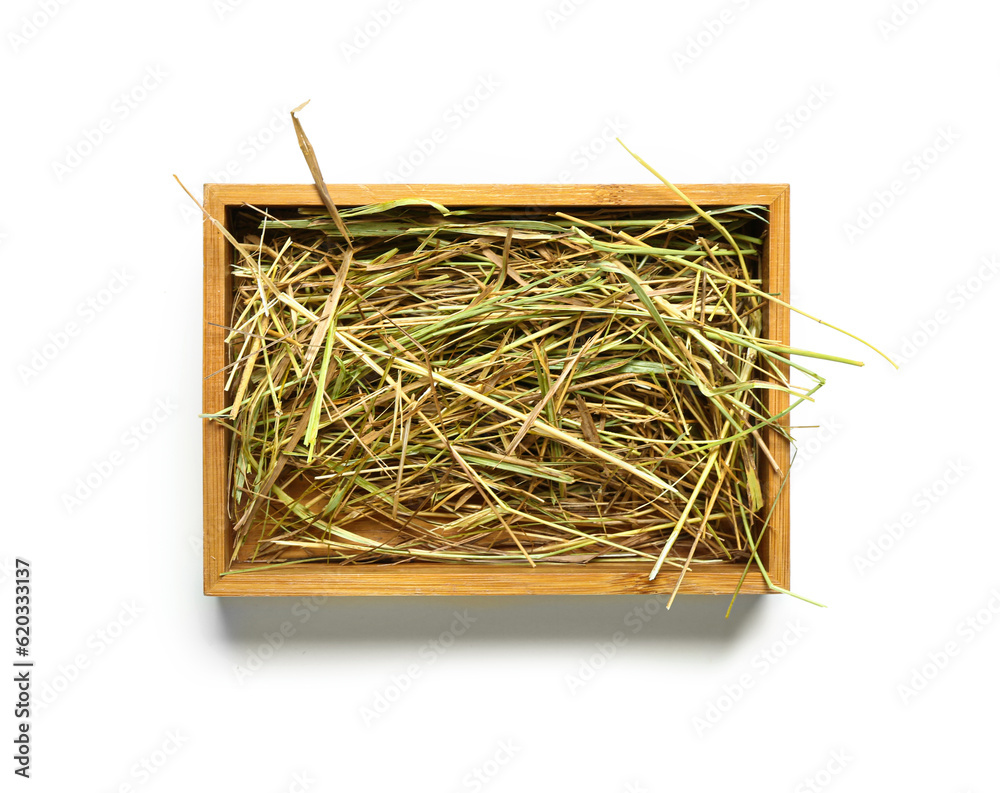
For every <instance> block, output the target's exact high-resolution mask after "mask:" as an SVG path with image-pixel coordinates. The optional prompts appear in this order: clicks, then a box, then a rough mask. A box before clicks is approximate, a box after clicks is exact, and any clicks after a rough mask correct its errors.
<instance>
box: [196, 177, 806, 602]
mask: <svg viewBox="0 0 1000 793" xmlns="http://www.w3.org/2000/svg"><path fill="white" fill-rule="evenodd" d="M678 186H679V187H680V189H681V190H682V191H684V192H685V193H686V194H687V195H688V197H689V198H691V200H692V201H694V202H695V203H697V204H699V205H702V206H725V205H733V204H761V205H763V206H766V207H767V208H768V209H769V211H770V217H771V223H770V228H769V232H768V238H767V245H766V248H765V251H764V255H763V257H762V259H763V268H762V269H763V272H762V278H763V280H764V284H763V288H764V289H765V291H769V292H775V293H780V294H781V295H782V296H786V297H787V295H788V290H789V247H788V233H789V226H788V216H789V214H788V213H789V205H788V192H789V191H788V185H782V184H777V185H775V184H744V185H732V184H722V185H711V184H697V185H678ZM327 187H328V190H329V192H330V196H331V198H332V200H333V202H334V203H335V204H336V205H337V206H338V207H350V206H357V205H361V204H369V203H377V202H382V201H392V200H395V199H398V198H411V197H420V198H426V199H430V200H433V201H436V202H438V203H441V204H444V205H445V206H477V205H478V206H514V207H544V206H558V207H585V206H647V207H656V206H663V207H677V206H683V205H684V202H683V201H682V200H681V199H679V198H678V197H677V195H676V194H675V193H673V192H672V191H671V190H670V189H669V188H668V187H666V186H664V185H659V184H640V185H635V184H631V185H627V184H606V185H563V184H558V185H547V184H479V185H451V184H431V185H362V184H354V185H337V184H331V185H327ZM244 204H251V205H253V206H256V207H259V208H262V209H263V208H276V207H295V206H309V207H320V206H322V201H321V200H320V196H319V193H318V191H317V190H316V187H315V185H287V184H277V185H276V184H209V185H205V209H206V210H207V211H208V212H209V214H211V215H212V217H214V218H216V219H217V220H220V221H222V222H224V223H225V222H227V220H228V213H229V211H230V209H232V208H234V207H238V206H241V205H244ZM204 230H205V232H204V233H205V240H204V255H205V264H204V267H205V269H204V301H205V329H204V350H203V370H204V374H205V377H206V379H205V381H204V387H203V406H204V407H203V409H204V412H205V413H215V412H217V411H219V410H221V409H222V408H223V407H225V405H226V393H225V391H224V386H225V375H224V374H221V373H220V374H216V375H214V376H211V375H213V373H214V372H216V371H217V370H219V369H221V368H222V367H223V366H225V364H226V351H225V335H226V332H225V331H224V330H223V329H222V328H218V327H214V326H213V325H210V324H209V323H215V324H216V325H226V324H228V322H229V313H230V307H231V301H232V283H231V277H230V257H231V251H230V247H229V245H228V243H227V242H226V240H225V238H224V237H223V236H222V234H221V233H220V232H219V231H218V229H216V228H215V227H214V226H213V225H212V224H211V223H209V222H207V221H206V222H205V224H204ZM764 332H765V334H766V335H767V336H768V337H769V338H772V339H775V340H777V341H779V342H780V343H782V344H786V345H787V344H790V338H789V312H788V309H785V308H783V307H780V306H777V305H775V304H773V303H768V304H767V306H766V308H765V324H764ZM765 399H766V400H767V405H768V408H769V410H771V412H772V413H773V412H778V411H781V410H784V409H786V408H787V406H788V396H787V394H783V393H780V392H777V391H773V390H768V391H766V392H765ZM782 423H783V424H784V425H785V426H787V424H788V418H787V417H785V418H784V419H782ZM203 432H204V436H203V437H204V499H205V503H204V521H205V523H204V537H205V550H204V591H205V594H206V595H225V596H261V595H267V596H281V595H286V596H288V595H293V596H303V595H310V596H322V595H532V594H549V595H568V594H581V595H582V594H630V595H643V594H646V595H655V594H669V593H670V592H671V591H672V590H673V587H674V584H675V583H676V575H677V574H676V572H675V571H674V570H672V569H670V568H664V569H663V571H662V572H661V573H660V575H659V576H658V577H657V579H656V580H655V581H649V580H648V575H649V564H648V563H647V562H644V561H637V562H609V563H596V564H594V563H591V564H590V565H579V566H572V565H564V566H556V565H541V566H539V567H536V568H529V567H522V566H514V565H509V566H499V565H497V566H486V565H476V564H436V563H426V562H424V563H409V564H405V565H395V566H385V565H381V566H377V565H366V566H357V567H348V566H342V565H332V564H331V565H324V564H322V563H308V564H300V565H288V566H285V567H277V568H271V569H267V570H264V569H260V568H255V567H254V565H252V564H247V563H236V564H230V561H229V559H230V556H231V554H232V544H231V543H232V538H231V534H230V529H231V526H230V519H229V514H228V498H229V496H228V483H227V481H226V478H227V466H228V461H227V457H228V439H227V433H226V431H225V430H224V429H223V428H222V427H220V426H218V425H216V424H213V423H212V422H210V421H208V420H207V419H206V420H204V428H203ZM764 438H765V440H766V442H767V443H768V445H769V447H770V449H771V452H772V454H773V455H774V457H775V459H776V460H777V462H778V463H779V465H780V466H781V467H782V469H783V470H787V465H788V459H789V449H788V444H787V442H785V441H784V440H783V439H782V438H781V436H780V435H779V434H778V433H777V432H776V431H774V430H771V429H768V430H767V431H766V432H765V433H764ZM768 472H769V469H766V470H765V472H764V473H763V474H762V485H763V488H764V493H765V497H766V499H767V504H771V503H773V502H774V499H775V497H776V496H777V492H778V489H779V488H780V485H781V480H780V478H779V477H777V476H775V475H773V474H771V473H768ZM790 503H791V502H790V495H789V487H788V486H786V487H785V489H784V491H783V492H782V494H781V496H780V498H779V500H778V503H777V505H776V507H775V510H774V515H773V517H772V521H771V526H770V528H769V530H768V533H767V535H765V539H764V541H763V543H762V549H761V550H762V557H763V558H764V561H765V565H766V568H767V571H768V574H769V575H770V576H771V579H772V580H773V581H774V583H776V584H778V585H779V586H784V587H787V586H788V581H789V504H790ZM742 571H743V565H726V564H712V565H705V566H699V567H695V568H693V569H691V570H690V571H688V573H687V574H686V575H685V577H684V580H683V581H682V583H681V587H680V592H681V593H685V594H720V595H728V594H731V593H732V592H733V590H734V589H735V587H736V584H737V582H738V580H739V577H740V575H741V573H742ZM768 591H769V590H768V588H767V585H766V583H765V581H764V578H763V576H762V575H761V574H760V573H759V572H758V571H756V570H751V572H750V573H749V574H748V575H747V578H746V580H745V581H744V583H743V587H742V589H741V592H744V593H746V594H764V593H767V592H768Z"/></svg>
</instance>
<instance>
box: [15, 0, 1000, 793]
mask: <svg viewBox="0 0 1000 793" xmlns="http://www.w3.org/2000/svg"><path fill="white" fill-rule="evenodd" d="M344 5H347V4H344ZM894 9H896V11H895V12H894ZM894 14H895V16H894ZM998 23H1000V10H998V8H997V6H996V4H993V3H988V2H972V1H971V0H965V2H952V3H944V2H926V3H922V4H918V3H917V2H916V1H915V0H908V1H907V2H906V3H896V4H895V5H893V4H891V3H890V2H888V0H878V1H877V2H860V1H858V0H848V1H847V2H841V3H836V4H818V3H804V2H793V0H761V1H760V2H736V1H735V0H733V1H732V2H728V3H726V2H722V3H713V4H705V5H703V4H698V3H677V2H674V3H658V2H638V0H618V2H614V3H609V2H598V0H590V2H582V3H580V4H579V6H574V5H573V3H571V2H564V3H562V4H561V5H560V4H559V3H558V2H556V1H555V0H553V2H552V3H546V2H544V1H543V2H529V1H528V0H507V2H504V3H492V4H486V3H478V2H468V1H466V2H458V0H454V1H453V2H444V1H442V0H398V2H393V4H392V5H390V4H389V3H388V2H363V3H355V4H350V5H347V7H345V8H341V7H340V6H339V5H338V6H337V7H336V8H335V7H334V6H333V4H329V3H321V2H289V3H283V4H277V3H267V2H264V0H244V2H238V0H232V2H231V3H227V2H226V0H222V1H221V2H215V3H213V2H212V0H199V1H198V2H194V1H193V0H177V1H176V2H171V3H158V4H147V3H127V2H111V1H110V0H100V1H98V2H90V3H84V2H63V3H56V2H54V1H53V0H49V2H46V0H33V1H32V0H8V2H7V3H5V5H4V11H3V20H2V28H0V33H2V35H3V40H2V41H0V61H2V68H3V80H2V88H0V93H2V97H3V105H4V107H5V108H6V112H5V123H4V124H3V125H2V131H0V134H2V142H3V152H4V154H3V177H2V181H3V187H4V189H3V190H2V193H0V234H2V236H0V257H2V260H3V273H4V281H3V284H4V294H5V295H6V299H5V301H4V310H3V338H4V342H5V345H4V349H5V352H4V365H3V369H2V371H3V374H2V376H3V386H2V388H3V394H4V412H3V415H4V454H3V459H4V470H5V477H4V480H5V485H6V493H7V497H6V499H5V510H4V513H5V514H4V520H3V528H2V536H3V545H2V562H3V573H2V574H0V577H2V578H3V584H2V585H0V598H2V600H0V604H2V605H0V615H3V616H2V618H0V636H2V637H4V638H3V640H2V641H3V642H7V643H8V647H7V648H5V649H4V650H3V652H2V655H3V656H4V657H10V658H11V659H13V653H12V650H13V633H14V630H13V616H12V614H13V598H14V584H13V579H12V576H11V567H12V563H13V560H14V558H15V557H17V556H21V557H24V558H27V559H29V560H30V561H31V565H32V571H33V584H34V586H33V598H34V611H33V620H34V631H35V632H34V635H33V637H34V638H33V644H32V648H31V652H32V658H33V659H34V660H35V663H36V666H35V672H34V674H35V688H34V692H33V693H34V697H35V708H34V711H33V714H32V720H31V724H32V728H31V732H32V735H33V739H34V740H33V749H34V754H33V767H32V773H33V776H32V779H31V781H30V782H27V783H25V782H23V781H22V780H16V779H15V781H16V782H17V783H18V784H19V785H20V786H21V787H24V788H25V789H28V788H33V789H35V790H42V791H62V790H83V791H119V790H133V791H143V793H145V792H146V791H150V793H152V791H168V790H185V789H194V790H208V789H212V788H213V787H218V788H219V789H223V788H224V789H231V790H239V791H243V793H283V792H286V791H301V790H311V791H334V790H352V791H355V790H356V791H390V790H421V791H422V790H427V791H442V790H479V789H487V790H489V791H491V793H492V791H497V792H499V791H502V790H511V791H514V790H517V791H522V790H529V791H530V790H580V791H617V792H621V793H625V791H671V790H676V789H680V790H699V791H700V790H705V791H716V790H718V791H727V790H732V789H734V787H735V786H737V785H739V786H741V788H743V789H749V790H768V791H772V790H773V791H781V790H787V791H796V790H807V789H809V787H808V785H810V784H812V785H813V789H816V790H826V789H839V790H852V791H869V790H871V791H876V790H879V791H881V790H889V789H891V790H907V791H987V790H996V789H997V788H996V765H995V762H994V759H993V755H994V754H995V749H996V736H997V730H996V714H997V712H998V707H1000V693H998V690H997V683H996V662H997V656H998V652H997V651H998V649H1000V625H997V624H996V623H997V622H1000V618H998V617H1000V598H998V595H997V593H998V591H1000V590H998V589H997V588H998V587H1000V572H998V571H997V566H996V559H997V554H998V551H1000V541H998V535H997V528H998V524H997V517H996V515H997V511H996V474H997V464H996V451H995V450H996V447H997V441H998V432H997V422H996V421H995V418H994V413H995V405H996V385H997V378H996V365H995V360H996V352H995V351H996V334H995V327H996V324H995V317H996V304H997V296H998V294H1000V292H998V290H1000V285H998V284H997V283H995V281H997V280H1000V279H997V278H995V277H993V276H995V275H996V273H997V266H996V264H995V262H996V258H997V257H998V256H1000V241H998V239H997V237H996V219H997V209H998V208H997V202H996V198H995V196H996V192H995V189H994V185H995V184H996V181H997V175H998V168H997V166H998V155H997V151H998V149H997V145H996V140H997V121H998V111H997V105H996V96H997V78H998V70H1000V59H998V55H997V49H996V46H995V45H996V30H997V25H998ZM366 26H367V31H368V32H367V33H365V30H366ZM477 87H478V90H479V94H478V96H477V95H476V89H477ZM123 95H124V97H125V98H124V99H123ZM307 98H311V100H312V104H311V105H310V106H309V107H308V108H307V109H306V110H305V111H303V114H302V118H303V123H304V124H305V127H306V130H307V131H308V133H309V134H310V137H311V139H312V142H313V144H314V146H315V147H316V150H317V153H318V155H319V158H320V161H321V163H322V165H323V168H324V171H325V175H326V177H327V180H328V181H331V182H338V181H343V182H380V181H386V180H390V179H393V178H405V179H406V180H407V181H412V182H550V181H560V180H566V181H575V182H624V183H627V182H647V181H650V178H649V176H648V174H646V173H645V172H644V171H643V170H642V169H641V168H640V167H639V166H638V165H637V164H636V163H635V162H634V161H633V160H631V159H630V158H629V157H628V156H627V155H626V154H625V153H624V151H622V150H621V149H619V148H618V147H617V144H615V145H608V144H607V142H606V140H607V139H609V138H613V136H614V135H615V134H621V135H622V137H623V138H624V139H625V141H626V142H627V143H628V144H629V145H630V146H631V147H632V148H634V149H635V150H636V151H637V152H639V153H641V154H642V155H643V156H644V157H645V158H646V159H648V160H649V161H650V162H652V163H653V164H655V165H656V166H657V167H658V168H659V169H660V170H661V171H662V172H663V173H664V174H666V175H667V176H668V177H669V178H670V179H671V180H672V181H674V182H677V183H692V182H730V181H743V180H747V179H749V180H750V181H763V182H788V183H791V185H792V193H791V195H792V204H791V207H792V268H793V269H792V273H793V299H794V300H795V302H796V304H797V305H799V306H801V307H802V308H803V309H805V310H808V311H810V312H812V313H814V314H816V315H818V316H820V317H822V318H824V319H827V320H829V321H830V322H833V323H835V324H838V325H840V326H842V327H845V328H848V329H850V330H851V331H852V332H854V333H857V334H859V335H861V336H862V337H864V338H866V339H869V340H871V341H872V342H873V343H875V344H876V345H878V346H880V347H882V348H884V349H886V350H887V351H888V352H890V353H891V354H892V355H893V356H894V357H895V358H896V360H897V361H898V362H900V363H901V368H900V370H899V371H898V372H897V371H895V370H894V369H892V367H891V366H889V365H888V364H887V363H885V362H884V361H882V360H881V359H879V358H878V357H877V356H876V355H875V354H874V353H872V352H870V351H869V350H868V349H867V348H864V347H862V346H861V345H859V344H856V343H854V342H852V341H851V340H850V339H847V338H846V337H843V336H840V335H838V334H837V333H835V332H834V331H831V330H829V329H828V328H823V327H821V326H819V325H816V324H815V323H811V322H809V321H807V320H804V319H801V318H796V319H795V321H794V324H793V342H794V343H795V344H797V345H799V346H803V347H813V348H818V349H823V350H826V351H829V352H833V353H837V354H841V355H846V356H849V357H854V358H861V359H863V360H864V361H865V363H866V366H865V367H864V368H861V369H855V368H851V367H846V366H837V365H832V364H831V365H827V366H821V367H817V368H818V370H819V371H821V372H822V373H823V374H824V376H826V377H827V378H828V380H829V385H828V386H827V387H826V388H825V389H823V390H822V391H820V393H819V395H818V396H819V399H818V402H817V403H816V404H815V406H810V407H809V408H808V409H805V408H803V409H801V410H800V411H799V412H798V413H797V415H795V417H794V421H793V423H795V424H800V425H806V424H820V425H822V426H823V427H824V428H825V429H823V430H822V431H820V430H815V429H814V430H802V431H801V432H800V433H799V435H800V444H801V447H802V453H801V455H800V460H801V463H802V464H801V466H800V467H799V468H798V470H797V471H796V473H795V475H794V477H793V480H792V485H791V487H792V493H793V514H792V520H793V555H792V571H793V588H795V589H796V590H797V591H800V592H801V593H802V594H804V595H807V596H809V597H811V598H814V599H817V600H820V601H822V602H823V603H826V604H827V605H828V606H829V608H826V609H820V608H816V607H813V606H810V605H808V604H805V603H803V602H801V601H797V600H794V599H792V598H786V597H780V596H776V597H767V598H757V599H754V598H749V597H748V598H741V599H740V601H739V602H738V604H737V607H736V609H735V610H734V615H733V617H732V618H730V619H729V620H728V621H726V620H724V619H723V615H724V613H725V609H726V605H727V602H728V599H727V598H691V597H688V598H682V599H680V600H679V601H678V602H677V603H676V604H675V606H674V608H673V609H672V611H671V612H670V613H669V614H668V613H665V612H664V611H663V610H662V609H660V610H656V613H655V614H653V615H652V616H651V617H649V618H648V621H645V622H643V621H641V620H639V619H638V618H637V617H636V616H635V612H634V609H636V608H637V607H638V608H640V609H641V608H642V607H643V606H644V605H645V604H646V602H647V601H645V600H644V599H642V598H624V597H617V598H616V597H603V598H599V597H580V598H545V597H536V598H497V599H475V598H441V599H417V598H406V599H371V600H366V599H361V598H349V599H341V600H332V599H331V600H328V601H327V602H325V603H322V604H318V608H315V610H314V611H311V610H310V608H313V604H311V603H303V601H302V600H300V599H271V600H265V599H248V600H242V601H236V600H232V601H224V600H221V599H210V598H206V597H204V596H203V595H202V594H201V586H202V579H201V557H200V531H201V445H200V444H201V436H200V433H201V422H200V420H199V418H198V413H199V411H200V399H201V333H202V320H201V317H202V306H201V232H202V227H201V222H200V220H199V218H198V217H197V215H196V214H193V213H191V212H190V209H191V205H190V202H189V201H188V199H187V198H186V197H185V196H184V195H183V194H182V192H181V190H180V188H179V187H178V186H177V184H176V183H175V182H174V181H173V179H172V177H171V174H173V173H177V174H178V175H179V176H180V177H181V179H182V180H184V182H185V183H186V184H187V185H188V187H190V188H192V190H193V191H195V192H196V193H198V194H200V192H201V187H202V185H203V183H204V182H206V181H238V182H308V181H309V175H308V171H307V169H306V166H305V163H304V161H303V159H302V156H301V154H300V152H299V150H298V147H297V145H296V142H295V136H294V133H293V132H292V130H291V127H290V125H289V124H288V122H287V118H288V116H287V111H288V110H289V109H290V108H292V107H294V106H295V105H297V104H299V103H300V102H302V101H303V100H305V99H307ZM126 100H127V101H126ZM456 105H458V106H459V107H462V106H463V105H464V106H465V107H467V108H468V110H463V111H462V112H461V113H459V112H458V111H457V110H456V109H455V106H456ZM102 124H103V127H104V129H103V131H102ZM95 130H97V132H95ZM435 130H440V132H439V133H438V135H437V138H438V140H437V141H436V142H434V141H433V136H432V133H433V132H434V131H435ZM98 133H100V134H98ZM428 140H431V141H432V144H428V142H427V141H428ZM227 169H228V172H227ZM401 169H402V172H401ZM407 169H409V170H407ZM227 173H228V175H227ZM394 175H395V176H394ZM991 260H992V261H993V262H994V265H993V267H992V269H991V268H990V267H989V266H986V265H985V264H984V262H989V261H991ZM977 272H978V274H977ZM116 273H117V274H118V275H116ZM116 279H119V280H116ZM991 279H992V280H991ZM112 287H113V288H114V289H116V290H118V291H117V292H114V291H112ZM962 290H964V291H962ZM91 301H93V302H91ZM94 306H97V307H98V308H99V309H100V311H99V312H98V311H96V310H95V308H94ZM70 326H72V327H70ZM70 330H72V331H73V332H74V333H75V335H69V331H70ZM61 334H62V335H61ZM39 356H41V357H39ZM158 404H159V408H158ZM143 422H145V427H146V429H145V430H143V429H142V427H143ZM134 427H137V428H138V430H133V429H132V428H134ZM140 435H141V436H142V439H141V440H140V438H139V436H140ZM112 459H113V460H115V461H117V463H118V464H114V465H112V470H111V471H110V473H108V474H107V475H106V476H104V477H103V480H102V481H100V483H99V484H98V485H97V487H95V488H94V489H93V491H92V492H90V493H86V492H85V490H81V491H79V492H80V493H82V494H83V497H81V498H79V499H78V502H73V501H71V500H70V497H72V498H76V496H74V495H73V494H74V493H75V492H77V488H78V487H79V483H80V481H83V482H84V484H85V482H86V477H87V476H88V475H89V474H91V473H92V472H94V471H95V470H99V469H100V468H101V467H102V466H103V467H104V469H105V470H107V464H108V461H109V460H112ZM949 472H950V473H949ZM946 474H947V477H946ZM97 478H101V477H100V476H99V477H97ZM91 481H92V482H93V481H95V478H94V477H91ZM924 491H926V492H925V494H924V495H922V492H924ZM893 524H898V525H897V526H896V528H895V529H893ZM872 543H874V545H872ZM879 544H881V546H882V547H881V549H879V548H878V545H879ZM134 612H138V614H135V613H134ZM455 612H458V613H460V614H462V613H466V612H467V614H468V618H467V619H474V620H475V621H474V622H472V624H471V627H469V628H468V629H467V630H465V631H464V633H463V634H462V635H460V636H457V637H456V636H454V635H453V634H449V633H448V632H449V631H450V630H451V626H452V625H453V623H454V620H455V617H454V614H455ZM630 613H631V614H632V616H631V617H630V616H629V615H630ZM970 619H971V620H972V622H971V623H970V622H967V621H968V620H970ZM286 621H287V623H288V625H287V626H286V632H291V633H292V635H291V636H289V637H286V638H282V639H281V646H280V647H279V648H278V649H276V650H273V649H272V648H271V644H277V643H278V640H277V639H275V634H276V632H279V631H280V629H281V626H282V623H284V622H286ZM789 626H792V628H794V630H792V628H790V627H789ZM963 626H964V627H963ZM288 628H290V629H291V631H288V630H287V629H288ZM616 632H620V633H621V635H620V637H619V641H618V643H617V644H615V642H614V636H615V634H616ZM442 634H445V636H444V639H443V640H444V641H445V642H447V641H448V640H449V639H451V638H454V643H453V645H452V646H451V647H450V648H449V649H447V650H446V651H444V652H439V651H438V650H437V649H435V645H431V644H429V642H431V641H433V640H439V639H440V638H441V636H442ZM279 635H280V634H279ZM269 637H270V638H269ZM269 642H270V643H269ZM949 651H950V652H949ZM5 663H7V662H5ZM938 667H943V668H941V669H939V668H938ZM921 670H923V671H921ZM4 677H5V678H7V675H4ZM901 686H904V688H901ZM404 688H405V690H403V689H404ZM2 690H3V694H2V697H3V701H4V702H7V703H10V704H12V703H13V700H14V697H15V689H14V686H13V684H12V683H7V684H5V685H4V686H3V689H2ZM379 697H386V698H389V699H392V700H393V702H392V704H391V706H389V707H388V708H385V707H381V705H380V703H381V702H382V700H380V699H379ZM365 709H371V711H372V713H375V714H376V715H375V717H374V718H371V717H368V718H366V715H369V714H367V711H366V710H365ZM379 709H381V710H384V711H385V712H384V713H380V714H379V713H376V710H379ZM3 711H4V714H5V716H4V718H3V720H2V727H0V731H2V734H3V745H4V746H6V747H7V750H6V751H5V752H2V753H0V754H2V755H3V757H4V758H5V759H3V761H2V762H0V769H2V774H3V775H4V776H5V777H6V778H7V779H10V778H11V777H12V770H13V767H14V763H13V760H12V759H10V758H11V756H12V752H11V748H12V744H11V743H10V741H11V740H12V739H13V737H14V730H15V729H16V727H15V719H14V718H13V714H12V708H11V707H10V705H8V706H5V707H4V708H3ZM144 764H145V767H144ZM147 768H148V769H151V770H146V769H147ZM477 775H478V776H477ZM4 789H8V788H7V782H4ZM10 789H15V788H14V786H11V788H10ZM17 789H20V787H19V788H17Z"/></svg>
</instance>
